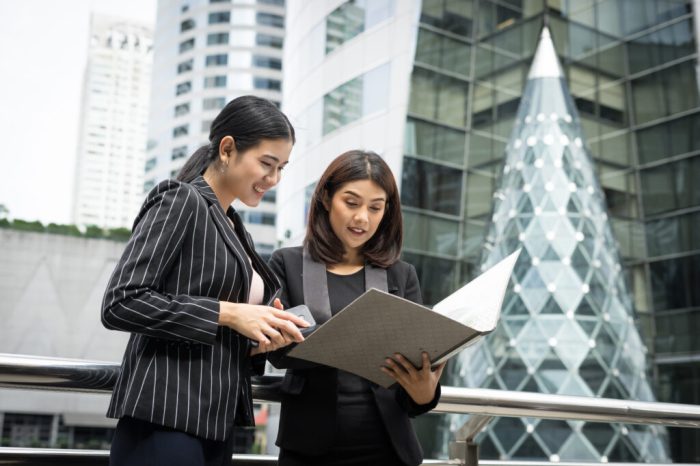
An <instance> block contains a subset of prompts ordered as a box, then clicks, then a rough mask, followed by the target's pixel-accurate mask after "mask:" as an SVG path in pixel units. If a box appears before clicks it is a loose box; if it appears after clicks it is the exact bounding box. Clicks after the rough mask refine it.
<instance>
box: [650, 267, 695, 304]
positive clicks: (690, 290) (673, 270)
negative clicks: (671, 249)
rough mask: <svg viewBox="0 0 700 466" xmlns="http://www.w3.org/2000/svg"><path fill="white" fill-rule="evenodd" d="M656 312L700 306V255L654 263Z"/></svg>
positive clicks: (652, 281) (653, 289)
mask: <svg viewBox="0 0 700 466" xmlns="http://www.w3.org/2000/svg"><path fill="white" fill-rule="evenodd" d="M649 269H650V271H651V288H652V294H653V303H654V310H655V311H657V312H658V311H664V310H670V309H682V308H687V307H695V306H700V287H698V286H697V284H698V283H700V255H694V256H689V257H681V258H678V259H668V260H664V261H658V262H652V263H651V264H650V266H649Z"/></svg>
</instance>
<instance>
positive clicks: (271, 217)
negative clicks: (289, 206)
mask: <svg viewBox="0 0 700 466" xmlns="http://www.w3.org/2000/svg"><path fill="white" fill-rule="evenodd" d="M245 217H246V221H247V222H248V223H251V224H254V225H274V224H275V214H271V213H268V212H254V211H248V212H246V216H245Z"/></svg>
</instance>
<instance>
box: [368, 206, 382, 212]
mask: <svg viewBox="0 0 700 466" xmlns="http://www.w3.org/2000/svg"><path fill="white" fill-rule="evenodd" d="M369 210H371V211H372V212H379V211H381V210H382V208H381V207H377V206H372V207H370V208H369Z"/></svg>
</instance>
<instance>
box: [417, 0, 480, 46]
mask: <svg viewBox="0 0 700 466" xmlns="http://www.w3.org/2000/svg"><path fill="white" fill-rule="evenodd" d="M473 9H474V0H424V1H423V5H422V11H421V17H420V20H421V22H422V23H426V24H430V25H431V26H435V27H438V28H440V29H444V30H446V31H449V32H452V33H454V34H459V35H461V36H465V37H470V36H471V34H472V28H473V23H474V12H473Z"/></svg>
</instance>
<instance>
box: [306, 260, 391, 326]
mask: <svg viewBox="0 0 700 466" xmlns="http://www.w3.org/2000/svg"><path fill="white" fill-rule="evenodd" d="M302 282H303V287H304V302H305V303H306V305H307V306H308V307H309V309H310V310H311V314H312V315H313V316H314V319H315V320H316V323H318V324H322V323H324V322H326V321H327V320H328V319H330V318H331V315H332V314H331V301H330V298H329V296H328V277H327V276H326V266H325V265H324V264H321V263H319V262H316V261H314V260H313V259H312V258H311V255H310V254H309V252H308V251H307V249H306V248H304V252H303V262H302ZM370 288H376V289H378V290H380V291H384V292H387V291H388V289H389V285H388V279H387V271H386V269H382V268H380V267H375V266H373V265H371V264H366V265H365V290H369V289H370Z"/></svg>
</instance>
